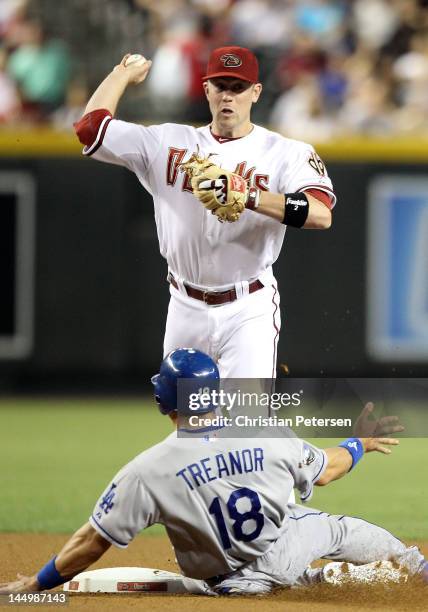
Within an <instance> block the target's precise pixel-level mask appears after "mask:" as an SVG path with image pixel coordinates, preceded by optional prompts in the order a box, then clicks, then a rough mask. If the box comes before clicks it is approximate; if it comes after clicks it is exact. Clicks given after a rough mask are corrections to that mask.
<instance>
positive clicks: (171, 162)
mask: <svg viewBox="0 0 428 612" xmlns="http://www.w3.org/2000/svg"><path fill="white" fill-rule="evenodd" d="M191 153H192V152H190V151H189V150H188V149H177V148H175V147H169V149H168V159H167V166H166V167H167V170H166V184H167V185H170V186H171V187H173V186H174V185H175V184H176V182H177V177H178V175H179V174H182V176H183V179H182V186H181V190H182V191H190V193H192V191H193V190H192V185H191V184H190V178H189V177H188V175H187V174H186V173H185V172H183V173H181V172H180V165H181V164H182V163H183V161H184V158H185V157H186V155H187V154H189V156H190V155H191ZM246 168H247V162H246V161H242V162H239V163H238V164H237V165H236V168H235V170H234V172H235V173H236V174H239V176H242V178H244V179H245V180H246V181H247V182H248V183H251V184H252V185H254V187H257V188H258V189H261V190H262V191H269V175H268V174H254V173H255V171H256V167H255V166H253V167H252V168H250V169H249V170H247V169H246Z"/></svg>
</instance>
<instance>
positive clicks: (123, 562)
mask: <svg viewBox="0 0 428 612" xmlns="http://www.w3.org/2000/svg"><path fill="white" fill-rule="evenodd" d="M66 540H67V536H65V535H53V534H46V535H44V534H13V533H12V534H5V533H3V534H0V582H4V581H7V580H11V579H14V577H15V576H16V573H17V572H20V573H22V574H27V575H28V574H32V573H34V571H36V570H37V569H39V568H40V567H41V566H42V565H44V563H46V561H47V560H48V559H50V558H51V557H52V556H53V555H54V554H55V553H57V552H58V550H59V549H60V548H61V547H62V545H63V544H64V542H65V541H66ZM418 545H419V546H420V548H421V549H422V550H423V552H424V553H425V556H427V555H428V542H423V543H421V542H419V543H418ZM116 566H140V567H141V566H143V567H155V568H161V569H167V570H170V571H177V566H176V564H175V561H174V553H173V551H172V548H171V545H170V544H169V541H168V539H167V538H166V537H164V536H158V537H156V536H143V537H139V538H137V539H136V540H135V541H134V542H133V543H132V545H131V546H130V547H129V549H128V550H126V551H121V550H118V549H115V548H113V547H112V548H111V549H110V550H109V551H108V552H107V553H106V555H105V556H104V557H103V559H102V560H101V561H100V562H98V563H97V564H95V565H94V566H93V567H94V568H96V567H116ZM427 599H428V586H425V585H423V584H421V582H420V581H419V580H416V579H414V580H412V581H409V582H408V583H407V584H404V585H390V586H388V587H383V586H382V587H373V586H372V587H367V586H366V587H364V586H361V585H358V586H352V587H346V588H344V587H342V588H337V587H332V586H330V585H318V586H314V587H311V588H305V589H282V590H279V591H277V592H275V593H273V594H272V595H269V596H264V597H237V598H227V597H218V598H209V597H203V596H196V595H129V594H126V595H125V594H123V595H79V594H75V595H72V596H70V605H69V606H67V607H66V608H65V609H66V610H67V609H72V610H77V609H83V608H84V609H85V610H86V611H88V612H92V611H94V612H98V611H100V612H101V611H102V612H111V611H115V612H116V611H118V612H119V611H122V610H125V611H126V610H137V609H140V610H150V611H153V612H163V611H169V610H171V611H174V612H188V611H189V610H190V609H192V608H194V609H195V610H197V611H198V612H200V611H202V612H211V611H219V610H222V611H223V612H229V611H230V612H244V611H245V612H253V611H254V612H255V611H257V612H262V611H263V612H264V611H265V610H269V612H276V611H278V612H279V611H281V612H284V611H287V612H292V611H295V610H296V611H298V612H312V611H313V612H340V611H341V610H352V611H357V610H365V611H366V610H368V609H371V610H376V612H380V611H382V612H384V611H385V612H386V611H391V610H393V611H394V612H395V611H399V610H400V611H403V612H404V611H406V612H408V611H409V610H412V612H415V611H418V612H419V611H422V610H428V603H427ZM39 608H43V609H44V610H47V609H51V610H52V609H53V608H55V609H58V607H57V606H37V607H36V609H39ZM0 609H2V610H10V609H11V608H10V606H0ZM33 609H34V607H33ZM63 609H64V608H63Z"/></svg>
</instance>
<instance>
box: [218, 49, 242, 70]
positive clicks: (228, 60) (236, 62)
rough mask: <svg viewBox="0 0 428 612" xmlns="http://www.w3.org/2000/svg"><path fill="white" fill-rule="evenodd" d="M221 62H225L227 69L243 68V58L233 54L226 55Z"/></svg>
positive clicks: (221, 58)
mask: <svg viewBox="0 0 428 612" xmlns="http://www.w3.org/2000/svg"><path fill="white" fill-rule="evenodd" d="M220 61H221V62H223V66H224V67H225V68H238V67H239V66H242V60H241V58H240V57H238V56H237V55H233V53H225V54H224V55H222V56H221V57H220Z"/></svg>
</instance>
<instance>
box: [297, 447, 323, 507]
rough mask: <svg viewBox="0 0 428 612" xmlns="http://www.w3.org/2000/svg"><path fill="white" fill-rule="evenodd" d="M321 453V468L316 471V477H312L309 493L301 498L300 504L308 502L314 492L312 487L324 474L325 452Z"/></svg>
mask: <svg viewBox="0 0 428 612" xmlns="http://www.w3.org/2000/svg"><path fill="white" fill-rule="evenodd" d="M321 452H322V463H321V467H320V469H319V470H318V472H317V473H316V475H315V476H314V478H313V479H312V484H311V487H310V490H309V492H308V493H307V495H305V496H301V497H300V500H301V501H302V503H305V502H307V501H309V500H310V498H311V497H312V494H313V492H314V487H313V485H314V484H315V483H316V482H317V480H318V479H319V478H321V474H322V473H323V472H324V470H325V469H326V468H327V455H326V454H325V451H323V450H322V451H321Z"/></svg>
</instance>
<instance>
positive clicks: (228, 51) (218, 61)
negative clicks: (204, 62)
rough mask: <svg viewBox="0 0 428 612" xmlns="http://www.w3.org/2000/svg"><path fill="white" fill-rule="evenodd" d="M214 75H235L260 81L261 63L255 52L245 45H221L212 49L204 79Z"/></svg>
mask: <svg viewBox="0 0 428 612" xmlns="http://www.w3.org/2000/svg"><path fill="white" fill-rule="evenodd" d="M214 77H233V78H235V79H242V80H243V81H249V82H250V83H258V82H259V63H258V61H257V58H256V56H255V55H254V53H253V52H252V51H250V50H249V49H246V48H245V47H219V48H218V49H214V51H212V53H211V55H210V59H209V60H208V66H207V73H206V75H205V76H204V77H202V80H203V81H207V80H208V79H213V78H214Z"/></svg>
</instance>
